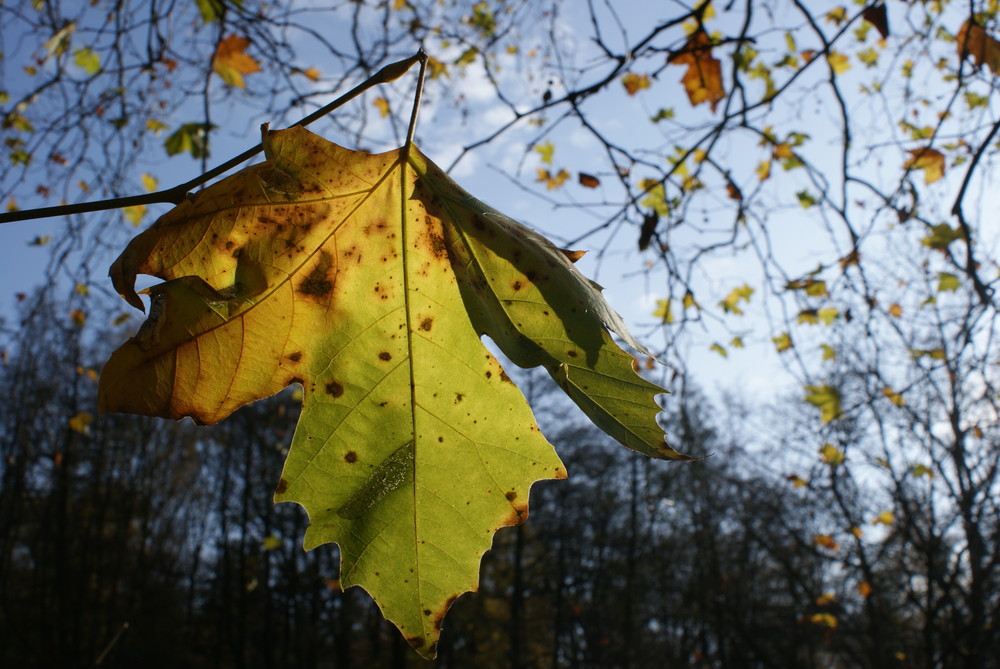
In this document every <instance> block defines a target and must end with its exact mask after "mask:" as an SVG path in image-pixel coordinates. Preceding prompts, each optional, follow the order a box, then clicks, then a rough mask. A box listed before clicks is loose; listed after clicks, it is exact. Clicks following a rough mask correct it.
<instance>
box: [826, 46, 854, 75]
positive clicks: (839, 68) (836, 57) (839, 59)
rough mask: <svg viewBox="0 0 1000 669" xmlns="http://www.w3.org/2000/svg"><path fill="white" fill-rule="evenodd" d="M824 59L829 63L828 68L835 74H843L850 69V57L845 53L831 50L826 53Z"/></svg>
mask: <svg viewBox="0 0 1000 669" xmlns="http://www.w3.org/2000/svg"><path fill="white" fill-rule="evenodd" d="M826 60H827V62H828V63H830V69H831V70H833V71H834V73H835V74H843V73H844V72H847V71H848V70H849V69H851V59H850V57H849V56H848V55H847V54H844V53H837V52H836V51H831V52H830V53H829V54H828V55H827V57H826Z"/></svg>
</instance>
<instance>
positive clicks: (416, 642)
mask: <svg viewBox="0 0 1000 669" xmlns="http://www.w3.org/2000/svg"><path fill="white" fill-rule="evenodd" d="M406 643H408V644H410V646H411V647H413V648H420V647H422V646H423V645H424V638H423V637H422V636H408V637H406Z"/></svg>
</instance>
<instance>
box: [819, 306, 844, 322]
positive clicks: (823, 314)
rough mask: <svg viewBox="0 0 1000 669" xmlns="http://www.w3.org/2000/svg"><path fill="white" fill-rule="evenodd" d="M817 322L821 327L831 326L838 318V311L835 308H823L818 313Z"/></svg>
mask: <svg viewBox="0 0 1000 669" xmlns="http://www.w3.org/2000/svg"><path fill="white" fill-rule="evenodd" d="M816 313H817V315H818V316H819V320H820V321H821V322H822V323H823V325H826V326H829V325H832V324H833V322H834V321H835V320H837V319H838V318H840V310H839V309H837V308H835V307H823V308H822V309H820V310H819V311H818V312H816Z"/></svg>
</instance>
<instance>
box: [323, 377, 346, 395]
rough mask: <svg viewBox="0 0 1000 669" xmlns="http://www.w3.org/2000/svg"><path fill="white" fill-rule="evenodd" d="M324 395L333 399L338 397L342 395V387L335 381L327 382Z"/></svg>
mask: <svg viewBox="0 0 1000 669" xmlns="http://www.w3.org/2000/svg"><path fill="white" fill-rule="evenodd" d="M326 394H327V395H332V396H333V397H340V396H341V395H343V394H344V386H342V385H340V383H339V382H337V381H327V382H326Z"/></svg>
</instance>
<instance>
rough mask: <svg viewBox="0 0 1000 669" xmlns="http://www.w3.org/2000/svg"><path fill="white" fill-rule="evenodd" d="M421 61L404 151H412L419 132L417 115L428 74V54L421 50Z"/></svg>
mask: <svg viewBox="0 0 1000 669" xmlns="http://www.w3.org/2000/svg"><path fill="white" fill-rule="evenodd" d="M417 58H418V59H419V60H420V73H419V74H417V90H416V91H414V93H413V108H412V109H411V110H410V125H409V127H407V129H406V141H405V142H403V151H404V152H407V151H409V150H410V145H411V144H412V143H413V133H414V132H416V130H417V114H418V113H419V112H420V97H421V96H422V95H423V92H424V75H425V74H426V73H427V54H426V53H424V50H423V49H421V50H420V51H418V52H417Z"/></svg>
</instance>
